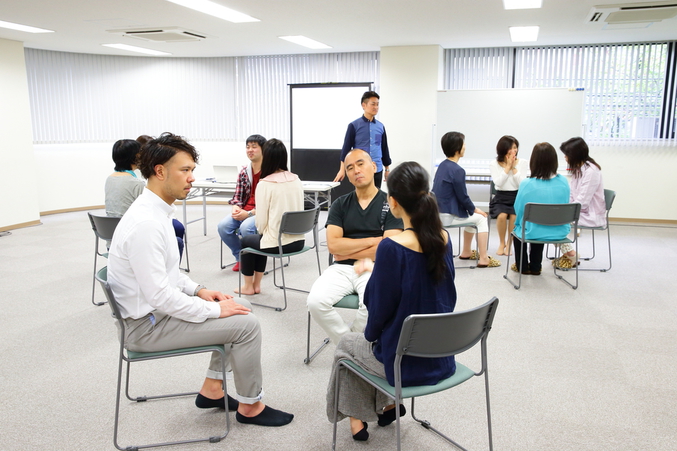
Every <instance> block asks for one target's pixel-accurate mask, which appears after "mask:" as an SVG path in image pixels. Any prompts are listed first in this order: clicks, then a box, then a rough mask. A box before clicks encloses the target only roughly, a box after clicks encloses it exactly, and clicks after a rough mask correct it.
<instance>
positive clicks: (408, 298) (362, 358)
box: [327, 162, 456, 441]
mask: <svg viewBox="0 0 677 451" xmlns="http://www.w3.org/2000/svg"><path fill="white" fill-rule="evenodd" d="M387 184H388V194H389V196H388V203H389V204H390V211H391V212H392V214H393V215H394V216H395V217H396V218H401V219H402V221H403V223H404V227H405V229H404V231H403V232H402V233H400V234H398V235H394V236H392V237H390V238H386V239H384V240H383V241H381V243H380V244H379V246H378V249H377V251H376V263H373V264H372V262H371V260H363V261H360V262H358V263H357V266H358V270H372V275H371V278H370V279H369V282H368V283H367V287H366V290H365V293H364V303H365V304H366V306H367V309H368V310H369V319H368V320H367V326H366V328H365V330H364V334H359V333H348V334H346V335H344V336H343V337H342V338H341V341H340V342H339V344H338V346H337V348H336V353H335V354H334V370H333V371H332V373H331V374H332V375H331V379H330V381H329V387H328V390H327V417H328V418H329V421H333V420H334V393H335V391H334V390H335V377H336V372H335V369H336V365H337V362H338V361H339V360H340V359H345V358H347V359H350V360H353V361H354V362H356V363H358V364H359V365H361V366H362V367H363V368H365V369H366V370H367V371H369V372H370V373H372V374H374V375H376V376H380V377H384V378H386V379H387V380H388V382H389V383H390V384H392V385H394V384H395V381H394V377H395V376H394V372H393V363H394V361H395V354H396V347H397V342H398V340H399V336H400V331H401V329H402V323H403V322H404V319H405V318H406V317H407V316H409V315H412V314H417V313H448V312H452V311H454V307H455V306H456V287H455V285H454V261H453V252H452V250H451V241H450V239H449V234H448V232H447V231H446V230H444V229H443V228H442V223H441V221H440V218H439V212H438V209H437V203H436V202H435V199H434V197H433V196H432V194H431V193H430V192H429V191H428V189H429V183H428V174H427V172H426V171H425V169H423V167H422V166H421V165H419V164H418V163H415V162H406V163H402V164H401V165H399V166H398V167H397V168H395V170H393V171H392V172H391V174H390V176H389V177H388V180H387ZM360 265H361V268H360ZM343 371H344V372H342V373H341V377H340V381H341V387H340V390H339V391H340V396H339V399H338V412H339V415H338V418H339V419H343V418H345V417H350V429H351V434H352V436H353V439H355V440H359V441H364V440H367V438H369V433H368V432H367V421H378V425H379V426H387V425H389V424H391V423H392V422H393V421H395V414H396V412H395V405H394V404H390V405H386V404H387V403H388V402H391V401H389V400H388V398H386V397H385V396H384V395H383V394H382V393H381V392H379V391H377V390H376V389H375V388H373V387H372V386H371V385H368V384H367V383H365V382H364V381H363V380H362V379H361V378H359V377H358V376H356V375H355V374H354V373H352V372H349V371H347V370H343ZM455 371H456V363H455V360H454V357H453V356H451V357H443V358H438V359H423V358H417V357H411V356H405V357H404V359H403V360H402V385H403V386H405V387H406V386H414V385H432V384H436V383H438V382H439V381H441V380H442V379H445V378H447V377H450V376H451V375H453V374H454V372H455ZM399 409H400V414H401V415H404V414H405V413H406V410H405V409H404V406H403V405H400V406H399Z"/></svg>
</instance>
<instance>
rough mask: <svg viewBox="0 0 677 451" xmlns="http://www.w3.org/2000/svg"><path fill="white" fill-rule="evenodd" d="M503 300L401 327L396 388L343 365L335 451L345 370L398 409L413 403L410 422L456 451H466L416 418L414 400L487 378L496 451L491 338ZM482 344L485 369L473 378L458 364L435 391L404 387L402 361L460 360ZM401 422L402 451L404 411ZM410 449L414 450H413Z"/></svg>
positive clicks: (414, 318)
mask: <svg viewBox="0 0 677 451" xmlns="http://www.w3.org/2000/svg"><path fill="white" fill-rule="evenodd" d="M497 307H498V299H497V298H495V297H494V298H492V299H491V300H490V301H489V302H487V303H486V304H484V305H481V306H479V307H476V308H474V309H471V310H467V311H464V312H454V313H435V314H425V315H409V316H408V317H407V318H406V319H405V320H404V323H403V324H402V331H401V332H400V338H399V341H398V344H397V353H396V356H395V363H394V364H393V367H394V370H395V386H394V387H393V386H392V385H390V384H389V383H388V381H387V380H385V379H383V378H380V377H377V376H374V375H372V374H370V373H368V372H367V371H366V370H364V369H363V368H362V367H361V366H359V365H358V364H356V363H355V362H353V361H352V360H346V359H344V360H339V362H338V364H337V365H336V391H335V398H334V439H333V442H332V449H334V450H335V449H336V425H337V418H338V399H339V389H340V377H341V369H342V368H345V369H347V370H348V371H351V372H353V373H354V374H356V375H357V376H358V377H360V378H361V379H362V380H364V381H365V382H366V383H368V384H370V385H372V386H373V387H374V388H375V389H376V390H378V391H380V392H381V393H383V394H384V395H386V396H388V397H389V398H390V399H392V400H393V402H394V404H395V405H396V406H399V405H400V404H401V403H402V400H403V399H405V398H411V417H412V418H413V419H414V420H415V421H417V422H419V423H420V424H421V426H423V427H425V428H426V429H430V430H432V431H433V432H435V433H436V434H438V435H439V436H440V437H442V438H444V439H445V440H447V441H448V442H450V443H453V444H454V445H456V446H457V447H459V448H461V449H463V450H465V448H463V447H462V446H461V445H459V444H458V443H456V442H455V441H454V440H452V439H451V438H449V437H447V436H446V435H444V434H443V433H442V432H440V431H438V430H437V429H435V428H434V427H432V426H431V424H430V422H428V421H426V420H421V419H418V418H416V415H415V411H414V399H415V398H417V397H419V396H424V395H430V394H433V393H437V392H441V391H444V390H447V389H450V388H452V387H455V386H457V385H460V384H462V383H463V382H466V381H468V380H470V379H471V378H472V377H473V376H482V375H484V389H485V397H486V402H487V430H488V433H489V449H490V450H493V439H492V434H491V407H490V404H489V371H488V366H487V336H488V334H489V331H490V330H491V325H492V323H493V321H494V315H495V314H496V308H497ZM478 342H479V343H481V359H482V368H481V370H480V371H479V372H477V373H476V372H474V371H473V370H471V369H470V368H468V367H467V366H465V365H463V364H461V363H459V362H458V361H457V362H456V372H455V373H454V374H453V375H452V376H451V377H449V378H447V379H444V380H442V381H440V382H438V383H437V384H435V385H421V386H414V387H402V369H401V367H402V358H403V357H404V356H413V357H423V358H439V357H447V356H450V355H457V354H460V353H462V352H465V351H467V350H468V349H470V348H472V347H473V346H475V345H476V344H477V343H478ZM395 419H396V422H397V449H398V451H399V450H400V449H401V440H400V409H399V408H397V407H396V408H395ZM411 448H414V446H413V445H412V446H411Z"/></svg>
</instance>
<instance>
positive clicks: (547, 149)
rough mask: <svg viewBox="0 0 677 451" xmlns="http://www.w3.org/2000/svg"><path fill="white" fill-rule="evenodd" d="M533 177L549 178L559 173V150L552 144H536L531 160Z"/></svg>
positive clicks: (530, 166)
mask: <svg viewBox="0 0 677 451" xmlns="http://www.w3.org/2000/svg"><path fill="white" fill-rule="evenodd" d="M529 169H530V170H531V177H532V178H536V179H542V180H548V179H551V178H552V177H553V176H554V175H555V174H557V152H556V151H555V148H554V147H552V144H550V143H546V142H542V143H538V144H536V145H535V146H534V150H533V151H532V152H531V160H530V161H529Z"/></svg>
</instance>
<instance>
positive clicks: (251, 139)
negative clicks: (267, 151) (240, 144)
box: [245, 135, 266, 148]
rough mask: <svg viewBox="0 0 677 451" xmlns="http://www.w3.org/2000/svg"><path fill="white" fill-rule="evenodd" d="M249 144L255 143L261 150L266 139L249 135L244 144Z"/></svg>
mask: <svg viewBox="0 0 677 451" xmlns="http://www.w3.org/2000/svg"><path fill="white" fill-rule="evenodd" d="M249 143H257V144H258V145H259V147H261V148H263V145H264V144H265V143H266V138H264V137H263V136H261V135H251V136H250V137H249V138H247V141H246V143H245V144H249Z"/></svg>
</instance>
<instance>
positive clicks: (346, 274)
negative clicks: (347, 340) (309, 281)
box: [307, 264, 371, 344]
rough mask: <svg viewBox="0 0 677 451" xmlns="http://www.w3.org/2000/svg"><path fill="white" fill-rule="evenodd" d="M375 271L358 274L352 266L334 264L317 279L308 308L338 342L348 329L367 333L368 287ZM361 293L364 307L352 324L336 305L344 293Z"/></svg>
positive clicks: (309, 298) (334, 340)
mask: <svg viewBox="0 0 677 451" xmlns="http://www.w3.org/2000/svg"><path fill="white" fill-rule="evenodd" d="M370 276H371V272H368V271H367V272H365V273H363V274H361V275H359V276H358V275H357V274H356V273H355V269H354V268H353V266H352V265H339V264H333V265H331V266H330V267H329V268H327V269H326V270H325V271H324V272H323V273H322V275H321V276H320V277H319V278H318V279H317V280H316V281H315V283H314V284H313V287H312V288H311V289H310V293H309V294H308V301H307V303H308V311H309V312H310V316H312V317H313V319H314V320H315V322H316V323H317V324H319V325H320V327H322V329H324V331H325V332H327V335H329V339H330V340H331V341H333V342H334V344H337V343H338V342H339V341H340V340H341V337H342V336H343V335H344V334H347V333H348V332H360V333H361V332H364V328H365V326H366V325H367V307H365V305H364V289H365V288H366V286H367V282H368V281H369V277H370ZM355 293H357V295H358V297H359V298H360V306H359V308H358V310H357V314H356V315H355V320H354V321H353V322H352V324H351V325H350V326H349V325H348V324H346V323H345V321H343V318H341V315H339V313H338V312H337V311H336V309H335V308H334V304H336V303H337V302H338V301H340V300H341V299H342V298H343V297H344V296H348V295H349V294H355Z"/></svg>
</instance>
